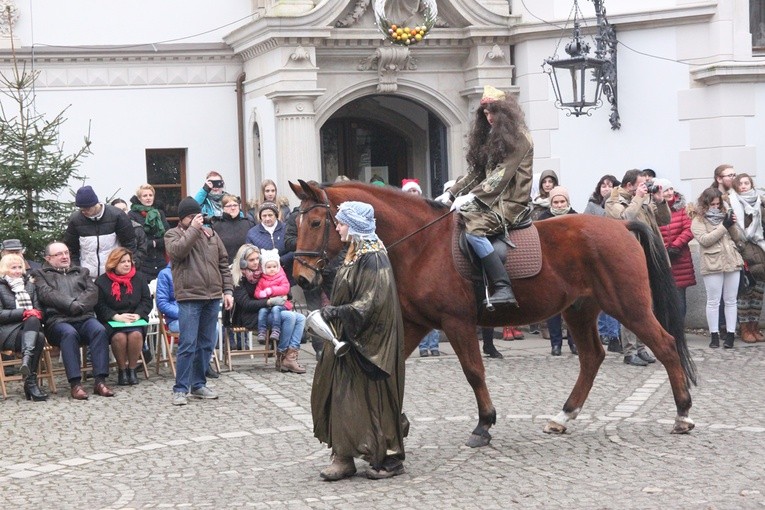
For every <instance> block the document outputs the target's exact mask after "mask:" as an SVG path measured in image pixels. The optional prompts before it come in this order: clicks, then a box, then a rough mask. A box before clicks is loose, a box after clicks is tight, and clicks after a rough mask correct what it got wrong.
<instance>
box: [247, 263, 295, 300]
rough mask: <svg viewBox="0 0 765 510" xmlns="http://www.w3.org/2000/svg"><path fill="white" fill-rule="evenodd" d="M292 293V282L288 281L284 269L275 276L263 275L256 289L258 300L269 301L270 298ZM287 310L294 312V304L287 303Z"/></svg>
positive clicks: (280, 269)
mask: <svg viewBox="0 0 765 510" xmlns="http://www.w3.org/2000/svg"><path fill="white" fill-rule="evenodd" d="M289 293H290V282H289V280H287V273H285V272H284V269H282V268H279V272H278V273H276V274H275V275H273V276H268V275H267V274H263V275H261V277H260V280H258V285H257V287H255V296H254V297H255V298H256V299H268V298H270V297H278V296H284V297H287V295H288V294H289ZM284 306H285V308H286V309H287V310H292V303H290V302H289V301H287V303H286V304H285V305H284Z"/></svg>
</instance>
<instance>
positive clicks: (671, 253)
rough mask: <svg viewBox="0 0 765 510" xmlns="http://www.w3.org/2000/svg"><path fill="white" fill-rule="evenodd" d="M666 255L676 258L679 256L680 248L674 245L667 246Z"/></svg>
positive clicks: (672, 258)
mask: <svg viewBox="0 0 765 510" xmlns="http://www.w3.org/2000/svg"><path fill="white" fill-rule="evenodd" d="M667 255H669V258H670V259H671V260H674V259H676V258H677V257H679V256H680V248H674V247H672V248H667Z"/></svg>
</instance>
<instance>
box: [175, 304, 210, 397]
mask: <svg viewBox="0 0 765 510" xmlns="http://www.w3.org/2000/svg"><path fill="white" fill-rule="evenodd" d="M219 311H220V299H195V300H192V301H179V302H178V322H179V325H180V330H181V331H180V333H181V335H180V338H179V344H178V356H177V361H176V362H175V366H176V375H175V386H173V391H174V392H181V393H188V392H189V391H193V390H196V389H198V388H201V387H202V386H204V385H205V384H207V379H206V378H205V372H206V371H207V367H208V365H209V364H210V357H211V356H212V352H213V349H214V348H215V344H216V343H217V341H218V312H219Z"/></svg>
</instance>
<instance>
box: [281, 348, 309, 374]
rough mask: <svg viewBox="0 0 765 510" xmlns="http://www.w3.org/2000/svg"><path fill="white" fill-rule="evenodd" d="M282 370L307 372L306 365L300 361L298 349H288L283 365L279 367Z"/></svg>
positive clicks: (295, 372) (298, 372) (296, 372)
mask: <svg viewBox="0 0 765 510" xmlns="http://www.w3.org/2000/svg"><path fill="white" fill-rule="evenodd" d="M279 370H281V371H282V372H292V373H293V374H305V367H304V366H303V365H300V364H299V363H298V351H297V349H287V352H285V353H284V357H283V358H282V365H281V368H280V369H279Z"/></svg>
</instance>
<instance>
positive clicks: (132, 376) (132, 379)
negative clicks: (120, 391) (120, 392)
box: [125, 368, 138, 386]
mask: <svg viewBox="0 0 765 510" xmlns="http://www.w3.org/2000/svg"><path fill="white" fill-rule="evenodd" d="M125 373H126V375H127V383H128V384H129V385H130V386H135V385H136V384H138V375H137V374H136V373H135V368H128V369H127V370H125Z"/></svg>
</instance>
